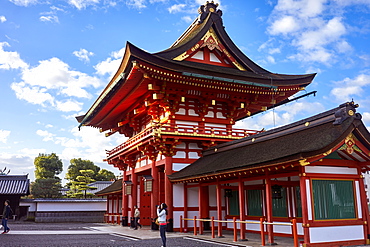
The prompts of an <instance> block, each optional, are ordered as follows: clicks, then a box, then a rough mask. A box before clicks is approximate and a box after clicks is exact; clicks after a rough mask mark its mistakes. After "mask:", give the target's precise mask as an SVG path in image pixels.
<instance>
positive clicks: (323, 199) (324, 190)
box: [312, 179, 356, 220]
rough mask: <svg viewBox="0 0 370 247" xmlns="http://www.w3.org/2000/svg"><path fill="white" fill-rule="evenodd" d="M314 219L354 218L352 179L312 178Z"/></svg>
mask: <svg viewBox="0 0 370 247" xmlns="http://www.w3.org/2000/svg"><path fill="white" fill-rule="evenodd" d="M312 193H313V202H314V216H315V220H328V219H354V218H356V212H355V198H354V191H353V180H319V179H317V180H316V179H314V180H312Z"/></svg>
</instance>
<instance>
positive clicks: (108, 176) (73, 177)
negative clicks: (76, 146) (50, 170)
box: [66, 158, 115, 186]
mask: <svg viewBox="0 0 370 247" xmlns="http://www.w3.org/2000/svg"><path fill="white" fill-rule="evenodd" d="M70 162H71V164H70V165H69V167H68V171H67V173H66V179H68V180H69V181H70V182H69V183H67V186H71V182H72V181H77V177H78V176H81V172H80V171H81V170H92V171H93V172H94V174H93V175H92V176H91V178H92V179H94V180H95V181H109V180H112V179H115V175H114V173H113V172H111V171H108V170H106V169H102V170H100V167H99V166H97V165H95V164H94V163H93V162H92V161H90V160H83V159H81V158H78V159H71V161H70Z"/></svg>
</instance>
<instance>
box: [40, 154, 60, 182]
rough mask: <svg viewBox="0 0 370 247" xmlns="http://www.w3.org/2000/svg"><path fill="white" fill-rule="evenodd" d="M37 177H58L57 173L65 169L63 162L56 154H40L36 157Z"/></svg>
mask: <svg viewBox="0 0 370 247" xmlns="http://www.w3.org/2000/svg"><path fill="white" fill-rule="evenodd" d="M34 165H35V168H36V169H35V177H36V179H45V178H57V176H56V175H58V174H60V173H61V172H62V171H63V162H62V161H61V160H60V159H59V157H58V156H57V155H56V154H55V153H52V154H39V156H37V157H36V158H35V161H34Z"/></svg>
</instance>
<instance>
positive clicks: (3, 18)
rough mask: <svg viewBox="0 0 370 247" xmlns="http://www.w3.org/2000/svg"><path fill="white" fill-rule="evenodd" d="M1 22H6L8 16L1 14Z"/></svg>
mask: <svg viewBox="0 0 370 247" xmlns="http://www.w3.org/2000/svg"><path fill="white" fill-rule="evenodd" d="M0 22H1V23H3V22H6V18H5V16H3V15H0Z"/></svg>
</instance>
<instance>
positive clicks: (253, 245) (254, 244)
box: [89, 224, 294, 247]
mask: <svg viewBox="0 0 370 247" xmlns="http://www.w3.org/2000/svg"><path fill="white" fill-rule="evenodd" d="M89 229H91V230H95V231H99V232H109V233H114V234H118V235H123V236H127V237H131V238H136V239H155V238H159V231H152V230H150V228H149V227H148V226H144V227H143V228H142V229H138V230H133V229H131V228H130V227H122V226H120V225H109V224H106V225H103V224H102V225H99V226H94V227H89ZM238 234H239V233H238ZM223 236H224V238H212V234H211V232H210V231H205V233H204V234H203V235H199V234H198V235H196V236H194V235H193V232H190V233H180V232H167V238H178V237H182V238H191V239H194V238H195V239H198V240H201V241H205V242H207V243H209V242H213V243H215V245H223V246H235V247H236V246H243V247H260V246H261V236H260V235H259V234H252V233H247V234H246V238H247V239H248V241H237V242H234V241H233V240H234V235H233V232H231V231H223ZM274 240H275V243H276V244H277V245H279V246H284V247H293V246H294V244H293V239H292V238H285V237H275V238H274ZM266 245H267V238H266Z"/></svg>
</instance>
